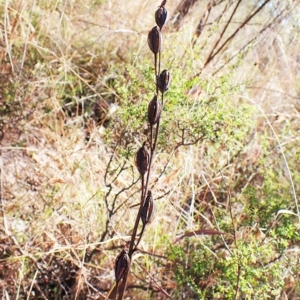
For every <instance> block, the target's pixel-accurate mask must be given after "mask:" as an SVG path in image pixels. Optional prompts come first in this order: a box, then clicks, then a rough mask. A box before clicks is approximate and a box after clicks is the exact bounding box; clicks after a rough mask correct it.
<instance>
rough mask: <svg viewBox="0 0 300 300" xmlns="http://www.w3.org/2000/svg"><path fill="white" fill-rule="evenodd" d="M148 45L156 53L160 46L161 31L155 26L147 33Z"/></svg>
mask: <svg viewBox="0 0 300 300" xmlns="http://www.w3.org/2000/svg"><path fill="white" fill-rule="evenodd" d="M148 45H149V48H150V50H151V51H152V52H153V53H154V54H157V53H158V52H159V51H160V48H161V33H160V31H159V29H158V28H157V26H155V27H153V28H152V29H151V31H150V32H149V33H148Z"/></svg>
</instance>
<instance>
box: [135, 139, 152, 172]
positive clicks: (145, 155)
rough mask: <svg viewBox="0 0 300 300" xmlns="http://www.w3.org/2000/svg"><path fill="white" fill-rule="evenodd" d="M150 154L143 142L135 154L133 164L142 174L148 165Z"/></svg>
mask: <svg viewBox="0 0 300 300" xmlns="http://www.w3.org/2000/svg"><path fill="white" fill-rule="evenodd" d="M149 162H150V154H149V152H148V150H147V149H146V147H145V143H144V144H143V146H142V147H141V148H140V149H139V150H138V152H137V153H136V155H135V164H136V167H137V169H138V171H139V172H140V174H141V175H144V174H145V173H146V172H147V170H148V167H149Z"/></svg>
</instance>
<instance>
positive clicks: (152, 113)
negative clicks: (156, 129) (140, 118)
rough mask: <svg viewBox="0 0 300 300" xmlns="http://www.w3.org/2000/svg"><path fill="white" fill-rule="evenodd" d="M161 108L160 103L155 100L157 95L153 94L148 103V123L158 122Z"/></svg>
mask: <svg viewBox="0 0 300 300" xmlns="http://www.w3.org/2000/svg"><path fill="white" fill-rule="evenodd" d="M161 110H162V107H161V103H160V102H159V101H158V100H157V95H156V94H155V95H154V97H153V99H152V100H151V101H150V103H149V105H148V121H149V123H150V125H152V126H153V125H155V124H156V123H157V122H158V120H159V118H160V114H161Z"/></svg>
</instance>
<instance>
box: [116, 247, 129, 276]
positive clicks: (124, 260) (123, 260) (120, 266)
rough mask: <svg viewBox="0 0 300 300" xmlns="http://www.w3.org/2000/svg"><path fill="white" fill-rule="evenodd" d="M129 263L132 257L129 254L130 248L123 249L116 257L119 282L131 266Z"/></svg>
mask: <svg viewBox="0 0 300 300" xmlns="http://www.w3.org/2000/svg"><path fill="white" fill-rule="evenodd" d="M129 264H130V258H129V255H128V250H127V249H123V250H122V251H121V253H120V254H119V255H118V257H117V259H116V266H115V276H116V281H117V282H119V281H120V280H121V279H122V278H123V276H124V274H125V272H126V271H127V270H128V268H129Z"/></svg>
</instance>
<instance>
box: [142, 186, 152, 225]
mask: <svg viewBox="0 0 300 300" xmlns="http://www.w3.org/2000/svg"><path fill="white" fill-rule="evenodd" d="M153 216H154V201H153V197H152V193H151V191H148V194H147V197H146V200H145V203H144V206H143V209H142V213H141V219H142V222H143V224H144V225H146V224H148V223H150V222H151V220H152V219H153Z"/></svg>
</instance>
